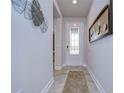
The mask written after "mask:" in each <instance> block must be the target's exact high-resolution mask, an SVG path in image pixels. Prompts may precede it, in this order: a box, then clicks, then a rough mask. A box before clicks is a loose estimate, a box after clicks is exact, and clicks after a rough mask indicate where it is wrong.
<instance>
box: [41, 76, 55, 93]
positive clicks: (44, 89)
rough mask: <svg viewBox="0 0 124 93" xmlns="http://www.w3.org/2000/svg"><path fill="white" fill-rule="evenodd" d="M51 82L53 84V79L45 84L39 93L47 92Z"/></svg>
mask: <svg viewBox="0 0 124 93" xmlns="http://www.w3.org/2000/svg"><path fill="white" fill-rule="evenodd" d="M53 82H54V79H53V78H52V79H51V80H50V81H49V82H48V83H47V84H46V86H45V87H44V88H43V89H42V90H41V92H40V93H47V92H48V91H49V89H50V87H51V86H52V84H53Z"/></svg>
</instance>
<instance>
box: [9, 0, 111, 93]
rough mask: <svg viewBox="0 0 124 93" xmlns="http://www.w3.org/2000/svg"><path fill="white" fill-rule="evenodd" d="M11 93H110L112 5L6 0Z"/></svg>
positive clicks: (85, 0)
mask: <svg viewBox="0 0 124 93" xmlns="http://www.w3.org/2000/svg"><path fill="white" fill-rule="evenodd" d="M11 4H12V6H11V19H12V21H11V24H12V25H11V28H12V29H11V33H12V46H11V47H12V54H11V55H12V63H11V65H12V75H11V76H12V77H11V78H12V93H112V92H113V78H112V77H113V25H112V16H113V15H112V9H113V8H112V0H11Z"/></svg>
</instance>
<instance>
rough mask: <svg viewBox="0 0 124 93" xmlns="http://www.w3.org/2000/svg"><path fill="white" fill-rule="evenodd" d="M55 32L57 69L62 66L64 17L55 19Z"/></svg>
mask: <svg viewBox="0 0 124 93" xmlns="http://www.w3.org/2000/svg"><path fill="white" fill-rule="evenodd" d="M54 32H55V69H56V70H59V69H61V68H62V18H61V17H60V18H55V19H54Z"/></svg>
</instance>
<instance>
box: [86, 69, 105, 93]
mask: <svg viewBox="0 0 124 93" xmlns="http://www.w3.org/2000/svg"><path fill="white" fill-rule="evenodd" d="M87 69H88V71H89V73H90V76H91V77H92V79H93V81H94V83H95V84H96V86H97V88H98V90H99V92H100V93H106V92H105V90H104V89H103V87H102V85H101V84H100V83H99V81H98V80H97V78H96V77H95V75H94V74H93V72H92V71H91V70H90V68H89V67H87Z"/></svg>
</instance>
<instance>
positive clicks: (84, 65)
mask: <svg viewBox="0 0 124 93" xmlns="http://www.w3.org/2000/svg"><path fill="white" fill-rule="evenodd" d="M65 66H83V67H87V65H86V64H77V65H74V64H63V65H62V67H65Z"/></svg>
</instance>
